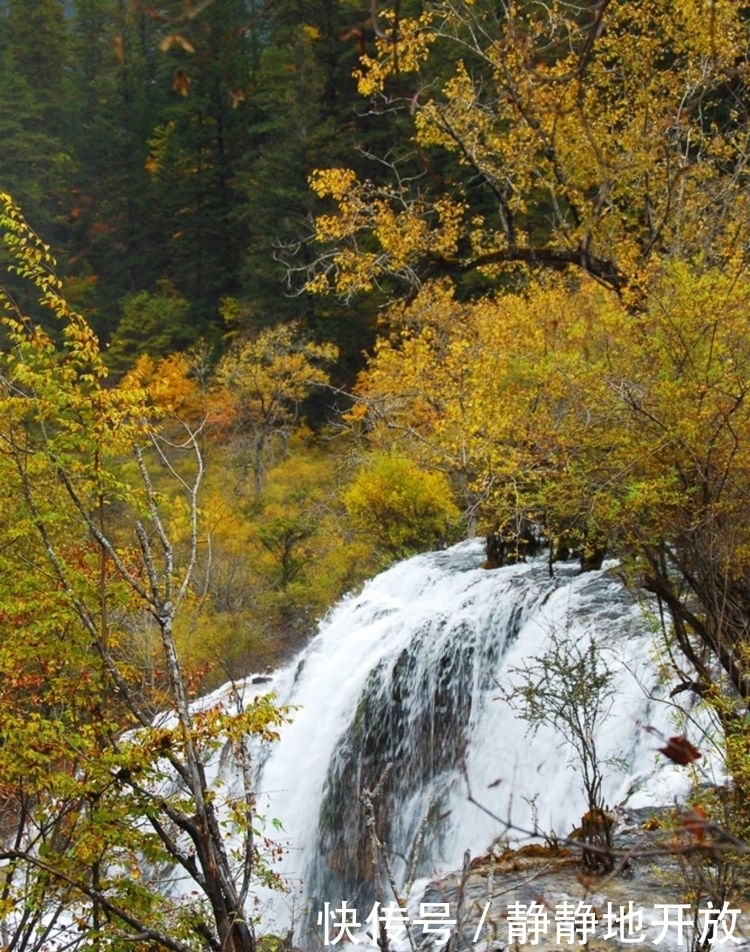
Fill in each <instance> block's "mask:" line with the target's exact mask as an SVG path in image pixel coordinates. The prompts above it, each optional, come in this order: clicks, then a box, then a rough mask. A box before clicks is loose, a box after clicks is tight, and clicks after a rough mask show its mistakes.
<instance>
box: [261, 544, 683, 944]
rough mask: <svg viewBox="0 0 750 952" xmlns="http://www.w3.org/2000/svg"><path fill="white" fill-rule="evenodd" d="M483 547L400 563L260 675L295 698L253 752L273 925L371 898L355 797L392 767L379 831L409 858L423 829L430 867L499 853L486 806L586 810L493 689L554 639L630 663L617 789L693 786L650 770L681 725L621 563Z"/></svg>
mask: <svg viewBox="0 0 750 952" xmlns="http://www.w3.org/2000/svg"><path fill="white" fill-rule="evenodd" d="M482 559H483V553H482V548H481V545H480V544H479V543H478V542H467V543H463V544H461V545H458V546H455V547H453V548H452V549H449V550H446V551H443V552H435V553H430V554H426V555H421V556H418V557H416V558H413V559H410V560H408V561H406V562H402V563H399V564H398V565H395V566H394V567H393V568H391V569H389V570H388V571H386V572H384V573H382V574H381V575H379V576H378V577H377V578H375V579H373V580H372V581H370V582H368V583H367V584H366V585H365V586H364V588H363V589H362V591H361V592H360V593H358V594H356V595H352V596H350V597H348V598H346V599H344V600H343V601H342V602H341V603H340V604H339V605H338V606H337V607H336V608H335V609H334V610H333V611H332V612H331V613H330V614H329V616H328V617H327V618H326V619H325V620H324V621H323V623H322V624H321V626H320V630H319V633H318V635H317V636H316V638H315V639H314V640H313V641H312V642H311V643H310V645H309V646H308V647H307V649H306V650H305V651H303V652H302V654H301V655H300V656H299V657H298V658H297V659H296V660H295V661H294V662H293V663H292V664H290V665H289V666H287V667H286V668H284V669H283V670H281V671H279V672H277V673H276V674H275V675H274V676H272V678H271V679H270V680H269V682H268V683H267V684H263V685H262V686H261V687H260V689H262V690H272V691H274V692H275V694H276V696H277V699H278V702H279V703H281V704H289V705H293V706H295V708H296V709H295V710H294V711H293V714H292V721H291V723H290V724H289V725H288V726H286V727H284V729H283V730H282V735H281V740H280V741H279V742H277V743H275V744H273V745H271V746H270V747H269V748H268V749H267V750H266V751H265V752H264V755H263V757H262V759H261V760H260V762H259V764H258V780H257V783H258V791H259V812H260V813H261V814H262V815H265V816H266V817H274V818H278V820H280V821H281V823H282V824H283V834H282V837H281V838H282V839H283V841H284V843H285V846H286V852H285V855H284V857H283V860H282V862H281V864H280V866H279V869H278V871H279V872H280V874H281V875H282V876H283V877H284V878H285V880H286V881H287V883H288V884H289V892H288V893H286V894H282V895H280V896H279V895H277V896H276V897H273V898H272V897H270V896H269V897H268V899H267V902H268V905H267V909H266V917H267V918H266V922H265V928H266V929H267V930H273V931H276V932H282V931H285V930H286V929H288V928H289V927H290V925H291V924H292V923H296V924H298V925H299V924H300V923H304V922H305V921H307V917H308V915H309V913H310V912H311V911H312V912H313V913H314V911H315V910H316V909H319V908H321V907H322V904H323V902H324V901H331V902H336V903H340V901H341V900H342V899H346V900H348V901H349V902H350V903H353V904H356V905H357V906H358V907H359V908H360V909H363V908H365V907H366V906H367V904H368V902H371V901H372V899H373V884H372V876H371V867H370V861H369V854H368V848H367V840H366V837H367V833H366V830H365V823H364V816H363V808H362V804H361V800H360V794H361V791H362V790H363V789H366V788H367V789H372V788H374V787H375V786H376V784H377V783H378V781H379V779H380V778H381V776H382V774H383V771H384V768H385V767H386V765H387V764H392V769H391V770H390V773H389V774H388V778H387V780H386V783H385V785H384V788H383V792H382V796H381V797H380V798H379V800H378V802H377V829H378V834H379V836H380V838H381V840H383V841H384V842H385V843H387V845H388V848H389V851H390V853H391V854H392V856H393V857H399V856H401V857H405V856H407V855H408V854H409V851H410V849H411V847H412V845H413V843H414V839H415V836H416V834H417V831H418V829H419V828H420V826H423V828H424V830H425V833H426V835H425V839H424V843H423V848H422V851H421V860H420V874H423V875H432V874H435V873H438V872H440V871H444V870H447V869H452V868H456V867H458V866H460V863H461V857H462V856H463V854H464V851H465V850H467V849H469V850H471V851H472V853H473V854H475V855H476V854H477V853H481V852H484V851H486V849H487V848H488V846H489V844H490V843H491V842H492V841H493V839H495V838H496V837H497V836H498V835H499V834H500V833H502V832H503V829H504V828H503V826H502V824H500V823H499V822H498V820H497V819H494V818H493V817H492V816H490V815H489V814H490V813H491V814H494V816H495V817H500V818H504V819H507V820H508V821H510V822H511V823H512V825H513V828H514V829H516V830H528V829H531V828H537V829H541V830H545V831H553V830H554V831H556V832H557V833H559V834H566V833H567V832H569V831H570V830H571V829H572V828H573V827H574V826H576V825H577V824H578V822H579V821H580V817H581V814H582V812H583V811H584V810H585V801H584V797H583V794H582V792H581V790H580V788H579V783H578V780H577V776H576V772H575V768H574V766H573V765H572V764H571V763H570V759H571V752H570V750H569V749H568V748H567V747H566V745H565V743H564V742H563V741H562V739H561V737H560V735H559V734H557V733H556V732H555V731H553V730H551V729H546V728H542V729H540V730H539V731H538V732H537V733H536V734H535V735H534V737H533V738H532V739H530V737H529V735H528V730H527V728H528V725H527V724H526V723H525V722H524V721H522V720H521V719H520V718H519V717H518V715H517V714H516V713H515V712H514V711H513V710H512V709H511V707H510V706H509V705H508V704H507V703H506V702H504V701H502V700H500V699H499V698H498V695H499V693H500V691H501V689H502V688H507V687H508V686H509V685H510V684H511V683H512V679H513V677H518V675H517V674H515V675H514V674H513V668H514V666H517V665H520V664H522V663H523V662H524V660H525V659H528V658H530V657H532V656H538V655H540V654H543V653H544V650H545V645H547V644H549V642H550V639H551V638H552V637H553V636H554V635H558V636H559V635H565V636H566V637H569V638H573V639H575V640H578V641H580V642H582V643H587V642H588V639H589V638H593V639H595V640H596V642H597V643H598V644H599V645H600V646H601V647H602V648H603V649H604V650H605V651H606V652H607V656H608V658H609V659H610V663H611V665H612V666H614V667H616V668H617V670H618V674H617V686H618V687H617V694H616V696H615V698H614V700H613V703H612V708H611V711H610V714H609V717H608V718H607V719H606V721H605V723H604V724H603V726H602V729H601V731H600V736H598V737H597V746H598V748H599V751H600V753H601V756H602V758H603V759H604V760H605V761H609V760H611V759H613V758H614V757H617V758H618V759H619V762H620V766H619V767H614V766H613V767H611V768H610V769H609V770H608V776H607V781H606V786H605V790H604V794H605V798H606V800H607V802H608V803H609V804H610V805H611V806H615V805H616V804H620V803H622V802H624V801H625V800H626V799H627V798H630V800H629V803H630V805H638V804H643V803H664V802H667V801H669V799H670V798H671V797H672V796H673V795H674V793H675V792H676V791H678V790H679V789H682V788H683V786H684V779H683V777H682V776H681V775H680V773H679V769H678V768H675V767H673V766H671V765H664V764H662V765H661V766H660V768H659V774H658V778H659V779H658V791H656V790H654V789H652V788H653V784H650V783H649V780H650V778H651V776H652V774H653V771H654V767H655V755H654V747H655V746H656V745H655V744H654V740H653V737H652V736H651V735H650V734H647V733H646V732H644V731H643V730H642V729H641V728H640V726H639V724H640V723H648V724H655V725H657V726H661V727H663V728H664V729H665V730H667V731H669V730H670V729H671V727H670V723H669V714H668V708H667V707H666V706H665V705H662V704H660V703H659V702H658V700H656V699H655V698H657V697H658V695H659V687H658V677H657V668H656V665H655V663H654V661H653V638H652V636H651V635H650V633H649V631H648V626H647V625H646V624H645V621H644V618H643V615H642V613H641V611H640V609H639V608H638V606H637V605H635V604H634V602H633V600H632V599H631V597H630V596H629V595H628V594H627V592H626V591H625V590H624V588H623V586H622V585H621V584H620V582H619V581H618V579H617V577H616V575H615V574H614V573H613V571H612V570H610V571H607V570H606V569H605V570H603V571H599V572H591V573H586V574H583V575H582V574H580V573H579V572H578V570H577V566H576V565H574V564H573V563H567V564H560V565H556V566H555V571H554V576H553V577H550V573H549V568H548V566H547V564H546V563H544V562H541V561H539V562H531V563H528V564H521V565H517V566H512V567H508V568H503V569H496V570H493V571H486V570H484V569H482V568H481V567H480V566H481V562H482ZM248 687H249V684H248ZM258 689H259V688H255V689H254V690H258ZM469 794H471V796H472V798H473V799H474V800H476V801H478V802H480V803H481V804H482V805H483V806H485V807H486V810H482V809H480V808H479V807H478V806H477V805H476V804H475V803H473V802H471V800H470V799H469ZM425 816H427V822H426V824H423V820H424V818H425ZM509 835H510V836H511V838H512V835H513V833H512V831H511V833H510V834H509ZM277 839H278V837H277ZM394 862H395V863H396V866H397V871H398V867H399V865H400V867H401V871H403V866H404V864H403V861H402V862H401V863H400V864H399V863H398V861H397V860H394ZM263 901H264V902H265V901H266V897H263ZM305 903H306V904H307V908H305V905H304V904H305ZM302 944H303V945H304V944H305V943H304V942H302Z"/></svg>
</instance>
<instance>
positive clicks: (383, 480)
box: [343, 455, 460, 559]
mask: <svg viewBox="0 0 750 952" xmlns="http://www.w3.org/2000/svg"><path fill="white" fill-rule="evenodd" d="M343 503H344V506H345V507H346V510H347V512H348V513H349V516H350V518H351V519H352V521H353V523H354V525H355V527H356V528H357V529H358V531H360V532H362V533H364V535H365V536H367V537H368V539H370V540H371V541H372V543H373V544H374V545H375V546H376V547H377V548H378V549H379V550H380V551H382V552H383V553H384V554H385V555H386V556H387V557H389V558H396V559H398V558H403V557H405V556H407V555H413V554H414V553H415V552H419V551H421V550H424V549H429V548H433V547H435V546H436V545H439V544H441V543H445V542H446V541H448V540H449V539H451V538H452V536H453V533H454V531H455V528H456V526H457V524H458V522H459V518H460V514H459V511H458V508H457V506H456V504H455V502H454V500H453V494H452V492H451V489H450V486H449V484H448V481H447V480H446V479H445V477H444V476H443V475H442V474H440V473H435V472H426V471H423V470H420V468H419V467H418V466H417V465H416V464H415V463H414V462H412V461H411V460H409V459H405V458H403V457H397V456H390V455H379V456H378V455H376V456H373V457H372V458H371V459H370V460H368V461H367V462H366V463H365V464H364V465H363V466H362V467H361V469H360V471H359V473H358V474H357V476H356V477H355V479H354V481H353V482H352V483H351V485H350V486H349V487H348V489H347V490H346V491H345V492H344V494H343Z"/></svg>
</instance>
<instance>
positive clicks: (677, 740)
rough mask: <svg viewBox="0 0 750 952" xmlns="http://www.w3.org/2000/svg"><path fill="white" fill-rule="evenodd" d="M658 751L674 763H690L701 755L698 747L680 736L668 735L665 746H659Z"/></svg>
mask: <svg viewBox="0 0 750 952" xmlns="http://www.w3.org/2000/svg"><path fill="white" fill-rule="evenodd" d="M659 752H660V753H662V754H664V756H665V757H669V759H670V760H673V761H674V762H675V763H676V764H692V762H693V761H694V760H698V758H699V757H700V755H701V752H700V751H699V750H698V748H697V747H695V746H693V744H691V743H690V741H689V740H688V739H687V738H686V737H682V736H677V737H670V738H669V740H668V741H667V743H666V746H664V747H660V748H659Z"/></svg>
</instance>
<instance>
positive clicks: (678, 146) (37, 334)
mask: <svg viewBox="0 0 750 952" xmlns="http://www.w3.org/2000/svg"><path fill="white" fill-rule="evenodd" d="M749 33H750V7H748V6H746V5H743V4H741V3H737V2H736V0H629V2H625V0H591V2H589V0H578V2H570V0H544V2H542V0H500V2H497V0H433V2H422V0H386V2H383V3H382V4H381V3H379V2H378V0H371V2H370V3H369V4H366V3H362V2H361V0H203V2H198V0H195V2H192V0H163V2H157V3H153V4H152V3H148V2H146V0H36V2H35V3H33V4H29V3H27V2H21V0H4V2H2V3H0V84H1V89H2V95H1V96H0V130H1V134H2V141H3V144H4V148H3V149H2V151H0V189H2V195H1V196H0V231H1V232H2V236H3V251H2V263H1V264H2V270H3V278H2V282H0V283H1V285H2V292H1V294H0V302H1V304H2V325H3V330H2V347H3V349H2V352H0V473H1V476H0V478H1V479H2V483H3V486H4V490H5V491H4V494H3V500H2V502H0V506H2V507H3V517H2V525H3V529H2V537H1V544H0V560H2V573H1V575H0V577H1V578H2V580H3V581H2V584H1V585H0V616H1V617H2V620H3V629H4V636H3V638H2V640H1V641H0V829H1V830H2V843H1V844H0V863H1V864H2V865H1V866H0V919H2V920H3V922H4V925H3V933H2V940H1V941H2V942H3V943H4V947H5V948H7V949H14V950H15V949H35V950H40V952H41V950H42V949H44V948H45V947H46V946H45V942H46V941H47V936H48V932H47V930H49V929H51V928H52V924H53V923H55V922H58V923H59V922H63V921H65V922H69V921H72V922H74V923H75V927H76V929H77V930H78V933H77V935H78V937H77V940H76V941H77V946H76V947H77V948H82V949H83V948H86V949H103V948H107V949H120V948H122V949H132V948H138V947H141V948H144V949H173V950H175V952H187V950H193V949H217V950H218V949H234V950H237V952H239V950H243V952H254V950H255V947H256V943H257V938H256V936H255V933H254V928H253V924H252V921H248V919H247V917H246V916H245V914H244V912H243V910H244V909H245V908H246V906H247V903H248V899H249V897H250V896H251V895H252V884H253V882H255V881H257V880H259V879H260V880H262V881H264V882H270V881H273V870H272V864H271V863H269V861H268V858H267V856H266V853H267V852H268V850H271V851H272V847H271V846H269V843H268V842H266V841H265V837H264V836H263V835H261V834H259V833H258V831H257V828H256V825H255V823H254V820H253V791H252V781H251V776H250V773H251V771H250V765H249V757H250V755H249V752H248V746H247V745H248V738H251V737H257V738H261V739H263V740H268V741H269V742H271V741H272V740H273V737H274V735H275V732H276V730H277V728H278V726H279V724H280V723H281V722H282V721H283V720H284V718H286V717H290V716H292V717H293V712H287V711H284V710H282V709H279V708H278V707H276V706H275V705H274V704H273V703H272V701H271V700H270V699H264V700H263V701H262V702H258V703H257V704H253V705H250V706H249V707H247V708H246V709H245V708H244V707H243V706H242V704H239V703H238V707H237V710H236V711H234V712H231V714H230V713H229V712H227V711H225V710H218V709H212V708H210V707H204V708H201V707H200V705H199V706H198V707H195V706H194V705H192V704H191V701H192V699H194V698H196V697H199V696H200V695H202V694H205V693H206V692H207V691H209V690H211V689H212V688H215V687H216V686H217V685H219V684H222V683H224V682H226V681H228V680H232V679H239V678H241V677H243V676H244V675H246V674H247V673H248V672H250V671H262V670H264V669H266V668H268V667H271V666H274V665H276V664H277V663H278V662H279V661H280V660H282V659H284V658H286V657H288V656H289V655H290V653H291V652H292V651H293V650H294V649H295V648H296V647H298V646H299V645H300V644H301V643H302V642H303V641H304V640H305V639H306V638H307V637H308V636H309V635H310V633H311V631H312V629H313V628H314V625H315V623H316V621H317V620H318V619H320V618H321V617H322V616H323V615H324V614H325V612H326V611H327V609H329V608H330V607H331V605H333V603H334V602H335V601H336V599H337V598H339V597H340V596H341V595H342V594H343V593H345V592H347V591H351V590H352V589H355V588H356V586H357V585H358V584H360V583H361V582H362V581H363V580H364V579H365V578H367V577H368V576H370V575H372V574H373V573H374V572H376V571H377V570H378V569H380V568H382V567H384V566H386V565H388V564H389V563H391V562H392V561H394V560H397V559H400V558H403V557H405V556H407V555H410V554H413V553H416V552H419V551H423V550H426V549H430V548H435V547H439V546H442V545H447V544H450V543H451V542H454V541H457V540H459V539H461V538H464V537H466V536H467V535H473V534H480V535H483V536H484V537H486V539H487V561H486V563H485V565H486V567H487V569H488V570H491V569H492V568H495V567H499V566H502V565H504V564H508V563H511V562H514V561H519V560H523V559H524V558H527V557H529V556H531V555H534V554H536V553H537V552H540V551H541V550H546V551H547V552H548V556H549V563H550V571H554V563H555V562H556V561H557V560H562V559H577V560H578V561H579V563H580V566H581V569H582V571H585V570H587V569H590V568H594V567H597V566H599V565H601V562H602V559H603V558H604V557H605V555H606V556H608V557H615V558H617V559H619V561H620V567H621V573H622V576H623V577H624V578H625V579H626V580H627V582H628V584H630V585H631V586H632V587H633V590H634V591H643V592H647V593H649V594H650V595H651V596H652V597H653V598H654V599H655V600H656V601H657V603H658V604H659V605H660V607H661V609H662V621H663V629H664V640H665V645H666V652H667V657H668V659H669V662H668V667H669V670H670V676H671V677H672V679H673V682H674V696H675V697H679V696H680V695H681V694H690V695H692V696H695V697H697V698H699V699H700V700H701V702H702V703H704V704H706V705H708V706H709V707H711V708H712V709H713V710H714V712H715V713H716V716H717V717H718V719H719V721H720V723H721V725H722V728H723V734H724V738H725V756H726V764H727V770H728V774H729V775H730V776H731V778H732V800H731V810H730V811H729V814H728V817H725V821H726V823H727V824H728V826H729V827H730V828H731V830H732V835H733V836H735V837H737V838H738V840H741V839H742V838H745V837H746V836H747V834H748V832H749V830H748V827H749V825H750V815H749V814H748V803H750V799H749V797H750V792H749V791H750V731H749V728H748V717H747V715H748V703H749V701H750V497H749V496H748V485H749V484H750V404H749V403H748V400H749V399H750V396H749V390H750V333H748V332H749V331H750V318H749V316H748V315H749V313H750V268H749V264H750V262H749V258H748V254H749V251H750V165H749V163H750V35H749ZM159 711H171V712H172V720H170V721H168V722H163V721H155V720H154V718H155V717H156V714H157V713H158V712H159ZM223 744H227V745H229V747H230V748H231V749H232V751H233V756H235V757H236V759H237V764H238V770H239V772H240V775H241V776H243V778H244V788H243V793H242V795H241V796H239V797H237V796H234V798H233V799H231V800H229V799H228V800H227V802H226V803H223V805H222V806H221V808H220V806H219V801H220V800H221V796H220V795H219V794H217V792H216V791H212V790H210V789H209V786H208V784H207V781H206V776H205V772H204V770H203V760H204V757H205V756H206V755H207V752H209V751H211V750H216V749H218V747H219V746H221V745H223ZM167 768H168V769H169V770H171V771H173V772H174V773H175V774H176V775H177V776H179V777H180V779H181V783H182V786H181V787H180V788H179V789H178V790H176V791H175V792H172V793H168V792H165V789H164V786H163V784H164V776H165V771H166V770H167ZM222 810H223V811H224V812H223V813H222ZM226 811H228V813H227V812H226ZM226 816H228V819H222V817H226ZM222 823H226V824H228V826H229V827H230V828H231V831H232V833H231V835H232V837H233V840H232V843H233V846H232V848H231V850H230V849H228V848H226V846H225V845H224V843H225V838H226V837H225V833H224V830H223V829H222V828H221V824H222ZM227 835H229V834H227ZM269 842H270V840H269ZM138 857H146V858H147V860H148V862H149V864H150V867H151V868H152V869H166V868H173V867H179V868H180V869H181V870H182V871H183V872H184V873H185V874H186V875H187V876H189V877H191V878H192V879H193V880H194V881H195V883H196V895H197V898H196V900H195V902H194V903H185V904H177V903H174V902H171V901H170V900H169V898H168V897H167V896H165V895H162V894H161V893H160V891H159V888H158V877H155V878H154V880H153V881H146V878H147V877H144V878H143V879H142V880H141V879H140V875H141V874H140V873H138V872H137V870H138V868H139V867H138V863H139V860H138ZM124 873H127V875H124ZM19 908H22V909H23V912H22V913H19V911H18V910H19Z"/></svg>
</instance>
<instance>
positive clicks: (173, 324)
mask: <svg viewBox="0 0 750 952" xmlns="http://www.w3.org/2000/svg"><path fill="white" fill-rule="evenodd" d="M189 313H190V305H189V303H188V301H187V300H186V299H185V298H184V297H183V296H182V295H181V294H180V293H179V292H178V291H177V290H176V288H174V286H173V285H171V284H169V282H167V281H161V282H160V283H159V287H158V290H157V291H156V292H154V293H151V292H149V291H139V292H138V293H137V294H132V295H129V296H127V297H126V298H125V299H124V300H123V302H122V317H121V318H120V322H119V323H118V325H117V330H116V331H115V333H114V334H113V336H112V341H111V344H110V346H109V349H108V351H107V365H108V366H109V368H110V370H111V371H112V372H113V373H115V374H122V373H124V372H125V371H126V370H128V369H130V368H131V367H132V366H133V365H134V364H135V362H136V360H137V358H138V357H140V356H141V355H143V354H148V356H149V357H154V358H159V357H167V356H168V355H169V354H172V353H174V352H176V351H182V350H186V349H187V347H188V346H189V345H190V344H194V343H195V331H194V330H193V329H192V328H191V326H190V321H189Z"/></svg>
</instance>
